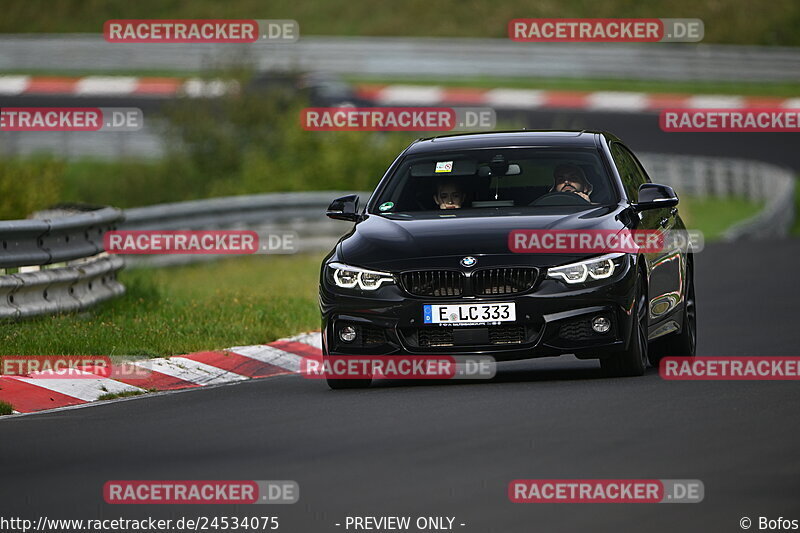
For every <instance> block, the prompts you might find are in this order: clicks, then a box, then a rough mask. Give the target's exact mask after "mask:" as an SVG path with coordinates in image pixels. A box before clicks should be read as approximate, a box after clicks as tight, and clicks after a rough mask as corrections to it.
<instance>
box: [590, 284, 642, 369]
mask: <svg viewBox="0 0 800 533" xmlns="http://www.w3.org/2000/svg"><path fill="white" fill-rule="evenodd" d="M647 348H648V347H647V290H646V288H645V285H644V281H643V280H642V279H641V277H639V278H638V279H637V280H636V307H635V314H634V320H633V327H632V331H631V338H630V342H629V343H628V348H627V349H626V350H622V351H619V352H617V353H615V354H612V355H610V356H609V357H606V358H604V359H600V367H601V368H602V369H603V371H604V372H605V373H606V375H608V376H611V377H623V376H641V375H644V371H645V369H646V368H647V351H648V350H647Z"/></svg>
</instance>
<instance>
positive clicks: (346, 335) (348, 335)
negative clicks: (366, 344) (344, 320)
mask: <svg viewBox="0 0 800 533" xmlns="http://www.w3.org/2000/svg"><path fill="white" fill-rule="evenodd" d="M339 338H340V339H342V342H353V341H354V340H356V328H354V327H353V326H345V327H343V328H342V329H340V330H339Z"/></svg>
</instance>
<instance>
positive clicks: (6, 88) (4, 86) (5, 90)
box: [0, 76, 31, 95]
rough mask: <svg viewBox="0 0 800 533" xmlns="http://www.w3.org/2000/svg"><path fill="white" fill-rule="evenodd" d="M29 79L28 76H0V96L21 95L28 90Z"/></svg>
mask: <svg viewBox="0 0 800 533" xmlns="http://www.w3.org/2000/svg"><path fill="white" fill-rule="evenodd" d="M30 78H31V77H30V76H0V94H6V95H17V94H22V93H23V92H25V89H27V88H28V83H30Z"/></svg>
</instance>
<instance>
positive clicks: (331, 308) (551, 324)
mask: <svg viewBox="0 0 800 533" xmlns="http://www.w3.org/2000/svg"><path fill="white" fill-rule="evenodd" d="M635 285H636V270H635V267H634V265H633V264H632V261H631V259H627V260H626V261H625V262H624V266H623V268H620V269H618V270H617V271H616V272H615V273H614V275H613V276H612V277H611V278H609V279H607V280H598V281H594V282H592V283H590V284H587V285H585V286H571V285H567V284H565V283H564V282H562V281H558V280H551V279H540V280H538V281H537V283H536V284H535V285H534V287H533V289H531V290H530V291H527V292H525V293H522V294H517V295H513V296H508V295H497V296H474V297H460V298H458V297H457V298H425V297H417V296H413V295H410V294H408V293H406V292H405V291H404V290H403V289H402V288H400V287H399V286H397V285H388V286H384V287H381V288H380V289H378V290H376V291H374V292H373V293H371V294H365V293H363V292H358V291H354V290H346V289H340V288H338V287H335V286H331V285H330V284H328V283H327V282H326V281H325V279H324V276H323V280H322V282H321V284H320V309H321V312H322V342H323V353H324V354H327V355H442V354H446V355H491V356H493V357H494V358H495V359H496V360H498V361H508V360H515V359H528V358H532V357H543V356H553V355H561V354H564V353H572V354H575V355H576V356H578V357H581V358H597V357H603V356H605V355H608V354H610V353H613V352H615V351H618V350H621V349H623V348H625V347H626V346H627V345H628V342H629V339H630V332H631V330H632V328H631V324H632V322H631V320H632V319H631V313H632V309H633V307H634V299H635ZM474 302H479V303H492V302H504V303H505V302H514V303H515V304H516V316H517V320H516V321H515V322H507V323H505V322H504V323H501V324H499V325H491V326H455V327H454V326H440V325H430V324H428V325H426V324H424V323H423V317H422V309H423V305H425V304H434V303H435V304H449V303H453V304H466V303H474ZM598 315H602V316H605V317H607V318H609V319H610V320H611V323H612V326H611V329H610V330H609V331H608V332H607V333H603V334H600V333H596V332H594V331H593V330H592V328H591V326H590V324H591V320H592V319H593V318H594V317H596V316H598ZM345 326H352V327H354V328H355V329H356V332H357V336H356V339H355V340H354V341H353V342H350V343H347V342H343V341H342V340H341V339H340V338H339V335H338V332H339V330H340V329H341V328H343V327H345Z"/></svg>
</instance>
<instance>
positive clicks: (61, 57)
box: [0, 34, 800, 82]
mask: <svg viewBox="0 0 800 533" xmlns="http://www.w3.org/2000/svg"><path fill="white" fill-rule="evenodd" d="M241 65H246V66H251V67H254V68H255V69H257V70H259V71H264V70H302V71H309V70H310V71H321V72H332V73H337V74H350V75H365V76H398V77H400V76H406V77H414V78H428V77H430V78H432V77H436V78H440V79H441V78H448V79H455V78H475V77H487V76H503V77H539V78H541V77H567V78H619V79H650V80H676V79H678V80H684V81H685V80H705V81H711V80H715V81H750V82H764V81H797V80H800V49H797V48H789V47H766V46H738V45H707V44H693V43H680V44H675V43H673V44H664V43H648V44H631V43H518V42H512V41H510V40H508V39H450V38H433V37H429V38H410V37H301V38H300V40H299V41H297V42H295V43H271V44H269V43H263V44H259V45H257V46H255V45H235V44H196V45H188V44H158V43H146V44H133V43H130V44H117V43H108V42H106V41H105V40H104V39H103V37H102V36H101V35H89V34H51V35H47V34H35V35H34V34H31V35H27V34H20V35H4V36H2V37H0V70H21V69H24V70H29V69H32V68H33V69H38V70H46V69H57V70H59V71H63V70H104V71H108V72H114V71H117V70H120V69H125V70H132V69H133V70H136V69H141V70H177V71H186V72H190V71H191V72H197V71H201V70H204V69H209V68H220V67H230V66H241Z"/></svg>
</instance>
